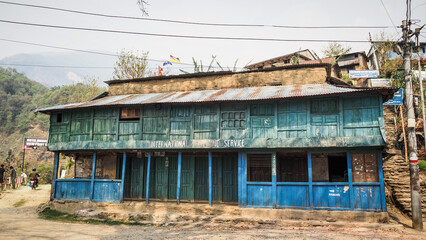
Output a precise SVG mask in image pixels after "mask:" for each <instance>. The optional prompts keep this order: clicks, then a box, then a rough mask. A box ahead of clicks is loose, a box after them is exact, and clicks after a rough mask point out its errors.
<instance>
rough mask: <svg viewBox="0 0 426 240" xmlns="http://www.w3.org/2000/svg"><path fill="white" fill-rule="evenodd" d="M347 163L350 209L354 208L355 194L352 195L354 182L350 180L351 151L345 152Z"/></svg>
mask: <svg viewBox="0 0 426 240" xmlns="http://www.w3.org/2000/svg"><path fill="white" fill-rule="evenodd" d="M347 161H348V162H347V164H348V183H349V194H350V196H349V200H350V206H351V210H352V211H353V210H354V208H355V196H354V184H353V182H352V152H348V153H347Z"/></svg>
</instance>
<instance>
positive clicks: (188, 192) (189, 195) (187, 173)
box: [180, 155, 194, 200]
mask: <svg viewBox="0 0 426 240" xmlns="http://www.w3.org/2000/svg"><path fill="white" fill-rule="evenodd" d="M180 199H182V200H194V158H193V156H185V155H183V156H182V179H181V196H180Z"/></svg>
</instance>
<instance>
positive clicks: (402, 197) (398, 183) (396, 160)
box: [383, 106, 426, 221]
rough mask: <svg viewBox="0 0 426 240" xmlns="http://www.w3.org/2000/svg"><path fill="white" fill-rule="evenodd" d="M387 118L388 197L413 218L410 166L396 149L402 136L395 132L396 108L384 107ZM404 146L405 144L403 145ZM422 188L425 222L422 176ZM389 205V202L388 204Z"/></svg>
mask: <svg viewBox="0 0 426 240" xmlns="http://www.w3.org/2000/svg"><path fill="white" fill-rule="evenodd" d="M383 111H384V116H385V128H386V139H387V149H386V151H387V152H389V153H390V154H388V156H385V158H384V162H383V174H384V180H385V186H386V188H387V191H386V195H387V196H386V197H387V199H388V201H391V202H390V203H393V204H395V206H397V207H398V208H399V209H401V210H402V211H403V212H404V213H406V214H408V215H409V216H411V194H410V191H411V190H410V169H409V164H408V162H407V161H405V159H404V152H403V151H401V150H399V149H396V148H397V146H398V145H399V144H398V140H399V138H400V136H397V132H396V130H395V120H394V116H396V115H395V114H394V112H393V111H394V107H393V106H384V107H383ZM398 124H400V123H398ZM402 144H403V143H402ZM420 180H421V188H422V211H423V221H426V177H425V176H424V175H423V174H420ZM388 204H389V202H388Z"/></svg>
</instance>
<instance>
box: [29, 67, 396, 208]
mask: <svg viewBox="0 0 426 240" xmlns="http://www.w3.org/2000/svg"><path fill="white" fill-rule="evenodd" d="M330 74H331V67H330V65H329V64H316V65H294V66H286V67H278V68H270V69H263V70H256V71H248V72H239V73H232V72H208V73H196V74H185V75H177V76H161V77H149V78H143V79H132V80H111V81H107V84H108V85H109V89H108V92H107V93H105V94H102V95H100V96H99V97H98V98H95V99H93V100H91V101H88V102H84V103H75V104H68V105H59V106H54V107H47V108H42V109H38V110H36V111H37V112H41V113H46V114H50V129H49V143H48V148H49V150H50V151H53V152H54V153H55V174H54V185H53V191H52V197H53V199H70V200H88V201H89V200H90V201H99V202H122V201H131V200H140V199H143V200H145V201H147V202H149V201H153V200H155V201H170V200H172V201H176V202H177V203H181V202H194V201H196V202H201V203H202V202H204V203H206V204H215V203H228V204H238V206H239V207H260V208H296V209H330V210H353V211H355V210H356V211H386V203H385V193H384V192H385V189H384V182H383V169H382V149H383V147H384V146H385V142H386V138H385V132H384V122H383V107H382V103H383V101H384V100H387V99H388V98H390V97H391V96H392V94H393V92H394V91H395V89H393V88H386V87H382V88H355V87H351V86H350V85H348V84H346V83H345V82H343V81H341V80H340V79H336V78H334V77H332V76H331V75H330ZM61 155H62V156H63V155H66V156H70V157H72V158H73V159H75V164H74V166H73V167H74V171H72V172H73V174H72V176H68V175H67V176H66V177H65V178H59V177H58V172H60V170H61V169H65V166H59V165H60V164H59V163H60V162H59V157H60V156H61Z"/></svg>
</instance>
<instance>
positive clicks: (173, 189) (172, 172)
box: [167, 156, 178, 199]
mask: <svg viewBox="0 0 426 240" xmlns="http://www.w3.org/2000/svg"><path fill="white" fill-rule="evenodd" d="M167 158H168V161H169V194H168V199H176V193H177V177H178V175H177V169H178V158H177V156H168V157H167Z"/></svg>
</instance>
